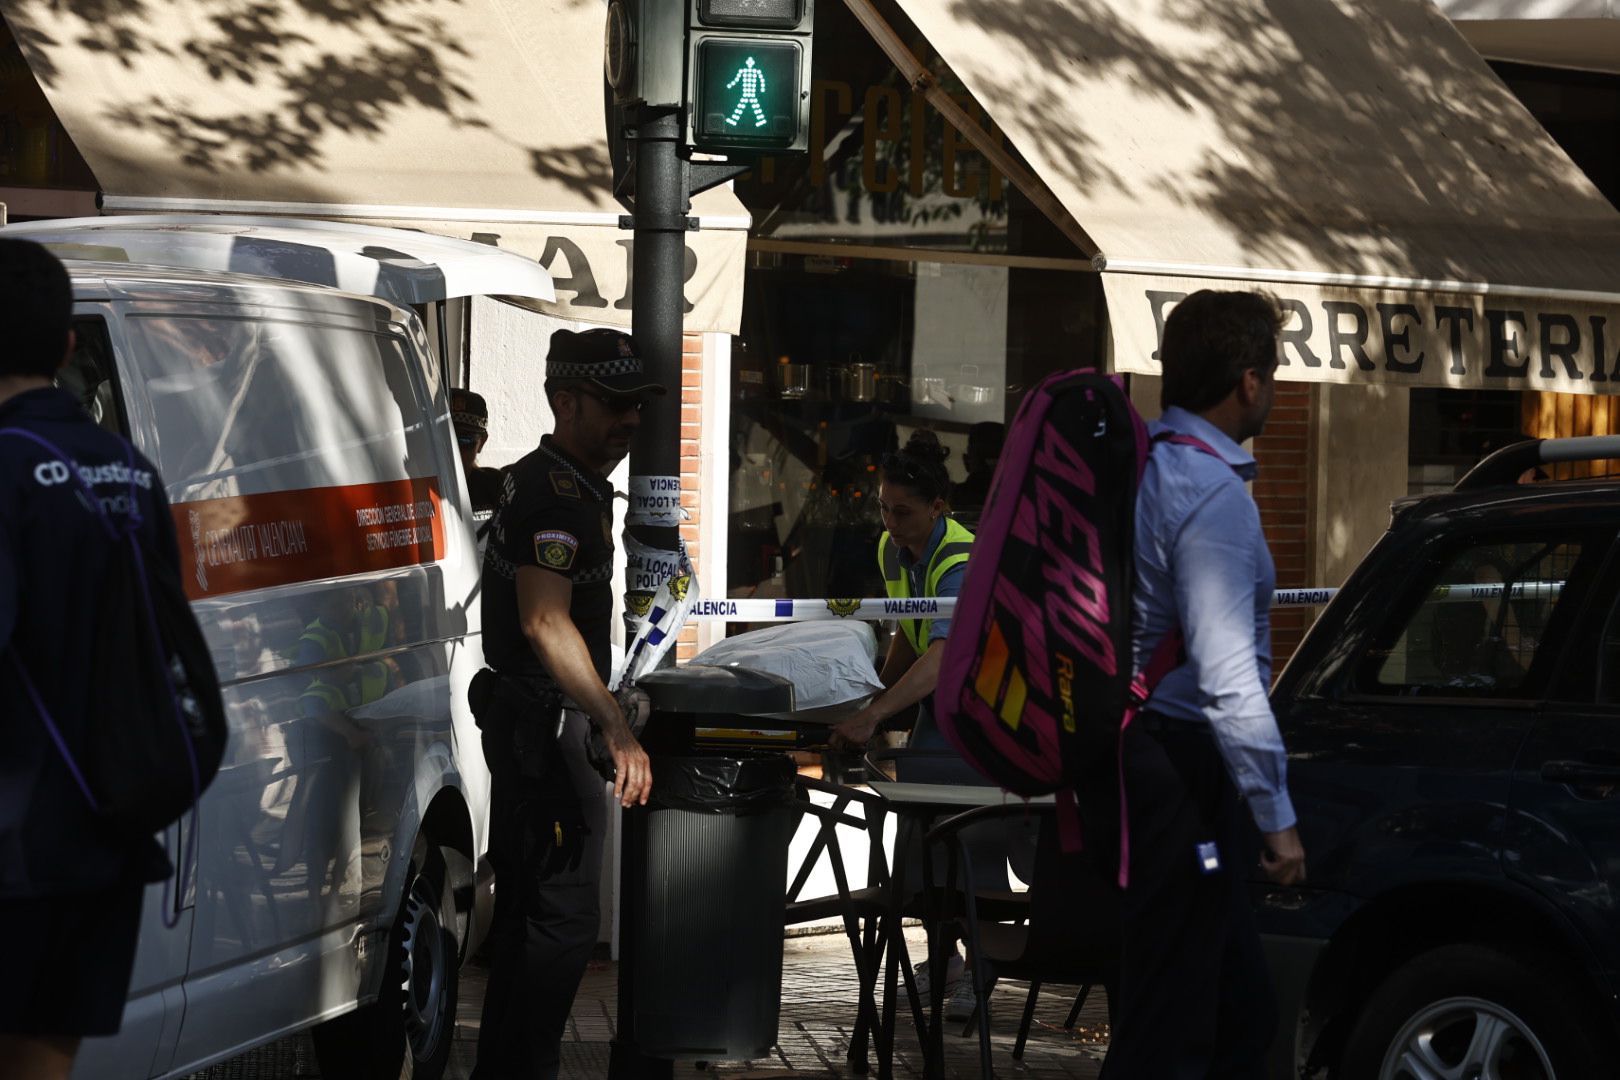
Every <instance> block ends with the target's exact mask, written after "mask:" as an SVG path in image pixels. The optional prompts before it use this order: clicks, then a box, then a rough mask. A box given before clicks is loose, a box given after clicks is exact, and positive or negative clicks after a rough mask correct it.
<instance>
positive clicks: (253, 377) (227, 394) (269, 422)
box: [128, 315, 437, 503]
mask: <svg viewBox="0 0 1620 1080" xmlns="http://www.w3.org/2000/svg"><path fill="white" fill-rule="evenodd" d="M128 325H129V332H130V335H131V338H132V339H133V341H134V344H135V349H134V352H135V361H136V366H137V367H139V368H140V369H141V374H142V376H143V382H144V385H145V389H146V393H147V395H148V397H149V398H150V400H151V405H152V409H153V412H154V414H155V418H156V422H157V423H156V427H157V458H158V462H157V463H158V467H159V468H160V469H161V470H162V473H163V478H164V480H165V481H166V482H167V484H168V489H169V498H170V499H171V500H172V501H174V502H177V503H180V502H190V501H195V500H201V499H213V498H222V497H226V496H236V495H257V494H262V493H265V492H276V491H297V490H302V489H307V488H321V487H337V486H343V485H350V484H365V483H376V482H380V481H391V480H404V479H409V478H413V477H422V476H431V475H433V474H434V473H435V472H436V469H437V463H436V461H435V458H434V456H433V444H432V440H431V436H430V427H429V424H428V422H427V416H426V413H425V410H424V409H423V408H422V406H421V402H420V399H419V397H418V394H417V391H416V388H415V384H414V382H413V380H412V378H411V373H410V368H409V360H408V357H407V355H406V352H405V349H404V346H403V343H402V342H401V341H400V340H399V339H397V338H394V337H391V336H388V335H386V334H379V333H374V332H371V331H368V330H360V329H353V328H345V327H337V326H322V325H314V324H310V323H300V322H292V321H272V320H266V319H248V318H242V317H227V316H219V317H215V316H207V317H202V316H192V315H164V316H132V317H131V318H130V320H129V323H128Z"/></svg>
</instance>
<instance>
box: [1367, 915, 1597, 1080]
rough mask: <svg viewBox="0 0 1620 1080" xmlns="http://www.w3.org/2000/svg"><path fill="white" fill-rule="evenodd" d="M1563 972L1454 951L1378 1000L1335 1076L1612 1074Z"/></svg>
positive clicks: (1545, 961)
mask: <svg viewBox="0 0 1620 1080" xmlns="http://www.w3.org/2000/svg"><path fill="white" fill-rule="evenodd" d="M1558 970H1559V969H1558V966H1557V964H1555V963H1553V962H1552V961H1551V959H1550V958H1547V957H1542V958H1540V962H1536V961H1534V960H1531V959H1528V958H1520V957H1516V956H1513V955H1510V954H1508V953H1505V952H1501V951H1499V950H1497V949H1493V948H1489V947H1487V946H1483V945H1448V946H1446V947H1445V948H1441V949H1435V950H1433V951H1431V952H1426V953H1424V954H1422V955H1421V956H1419V957H1417V958H1416V959H1415V960H1412V961H1411V962H1410V963H1408V964H1406V965H1405V966H1404V967H1401V968H1399V969H1397V970H1396V972H1395V973H1394V974H1393V975H1391V976H1390V977H1389V978H1388V979H1386V980H1385V981H1384V983H1383V984H1382V985H1381V986H1379V987H1378V989H1377V990H1376V991H1374V992H1373V995H1372V997H1371V999H1370V1000H1369V1001H1368V1003H1367V1007H1366V1008H1365V1009H1364V1010H1363V1011H1362V1014H1361V1017H1360V1019H1358V1020H1357V1021H1356V1025H1355V1027H1354V1028H1352V1029H1351V1032H1350V1037H1349V1039H1348V1040H1347V1041H1346V1043H1345V1050H1344V1058H1343V1060H1342V1062H1341V1063H1340V1066H1339V1068H1338V1070H1337V1071H1336V1074H1335V1075H1337V1076H1340V1077H1345V1078H1349V1077H1357V1078H1359V1077H1368V1078H1371V1077H1377V1078H1378V1080H1453V1078H1455V1080H1477V1078H1480V1077H1503V1078H1510V1080H1555V1078H1559V1077H1563V1078H1566V1080H1583V1078H1585V1077H1589V1076H1599V1075H1606V1074H1605V1073H1604V1070H1603V1067H1602V1065H1601V1062H1602V1061H1603V1058H1602V1057H1601V1056H1600V1055H1599V1053H1598V1048H1597V1047H1596V1046H1595V1045H1593V1043H1592V1040H1591V1038H1590V1037H1589V1036H1588V1034H1587V1026H1586V1025H1585V1024H1584V1023H1583V1019H1584V1017H1585V1016H1586V1012H1587V1010H1586V1007H1585V1005H1584V1003H1583V1002H1582V1001H1581V1000H1580V999H1579V998H1578V997H1577V996H1576V995H1574V994H1573V993H1571V992H1570V990H1569V989H1568V988H1567V987H1566V986H1565V985H1563V983H1561V982H1560V981H1559V980H1557V979H1556V978H1555V977H1551V975H1550V973H1556V972H1557V971H1558Z"/></svg>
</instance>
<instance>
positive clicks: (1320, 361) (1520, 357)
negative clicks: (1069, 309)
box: [1103, 274, 1620, 394]
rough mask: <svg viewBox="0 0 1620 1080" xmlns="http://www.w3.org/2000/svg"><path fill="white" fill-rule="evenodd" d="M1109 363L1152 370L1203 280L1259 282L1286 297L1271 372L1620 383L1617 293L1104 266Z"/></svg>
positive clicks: (1298, 377) (1578, 386)
mask: <svg viewBox="0 0 1620 1080" xmlns="http://www.w3.org/2000/svg"><path fill="white" fill-rule="evenodd" d="M1103 282H1104V286H1105V288H1106V290H1107V293H1108V301H1109V312H1110V316H1111V318H1112V319H1113V324H1114V356H1115V366H1116V368H1117V369H1118V370H1120V371H1126V372H1140V373H1144V374H1157V373H1158V371H1159V345H1160V343H1161V342H1162V340H1163V336H1164V322H1165V318H1166V317H1167V316H1168V315H1169V313H1170V311H1171V309H1173V308H1174V307H1175V305H1176V304H1177V303H1179V302H1180V301H1181V300H1182V299H1184V298H1185V297H1186V296H1187V295H1188V294H1189V293H1191V292H1193V291H1195V290H1197V289H1201V288H1212V289H1255V288H1259V289H1264V290H1265V291H1267V292H1269V293H1271V294H1272V295H1273V296H1275V297H1276V298H1277V301H1278V303H1279V304H1280V305H1281V307H1282V309H1283V315H1284V323H1283V329H1282V333H1281V335H1280V336H1281V342H1282V350H1281V356H1280V359H1279V364H1278V369H1277V375H1278V378H1281V379H1286V380H1291V381H1301V382H1336V383H1399V384H1405V385H1411V386H1453V387H1477V388H1496V389H1540V390H1561V391H1566V392H1578V393H1589V394H1590V393H1615V392H1620V305H1603V304H1581V303H1566V302H1562V301H1560V300H1558V299H1556V298H1553V299H1543V298H1539V297H1519V296H1513V297H1505V296H1492V295H1488V294H1487V295H1478V294H1466V293H1440V292H1416V291H1400V290H1366V289H1338V288H1331V287H1325V286H1323V287H1319V286H1311V285H1294V284H1274V283H1267V282H1258V283H1255V282H1239V281H1213V280H1202V279H1193V278H1167V277H1157V276H1144V275H1133V274H1104V275H1103Z"/></svg>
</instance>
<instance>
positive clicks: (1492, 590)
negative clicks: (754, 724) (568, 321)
mask: <svg viewBox="0 0 1620 1080" xmlns="http://www.w3.org/2000/svg"><path fill="white" fill-rule="evenodd" d="M1563 589H1564V583H1563V582H1562V581H1521V582H1517V583H1515V584H1514V585H1513V586H1512V587H1511V593H1510V595H1509V597H1508V598H1509V599H1510V600H1551V599H1556V598H1557V597H1558V595H1559V594H1560V593H1561V592H1563ZM1508 590H1509V587H1508V586H1506V585H1504V584H1502V583H1501V582H1499V581H1498V582H1466V583H1457V584H1451V585H1436V586H1435V587H1434V589H1433V591H1432V592H1430V594H1429V599H1430V600H1431V601H1438V602H1441V603H1460V602H1463V601H1468V600H1492V599H1497V598H1499V597H1501V596H1502V594H1503V593H1504V592H1507V591H1508ZM1338 594H1339V590H1338V589H1278V590H1277V591H1276V592H1275V593H1274V594H1272V598H1271V606H1272V607H1320V606H1321V605H1323V604H1326V603H1327V602H1328V601H1329V600H1332V599H1333V598H1334V597H1335V596H1337V595H1338ZM955 611H956V597H954V596H942V597H939V598H937V599H925V598H914V599H905V600H896V599H893V598H884V599H864V600H829V599H809V600H802V599H801V600H763V599H759V598H751V599H742V600H699V601H697V603H695V604H694V605H693V606H692V613H691V615H690V616H688V617H689V618H693V619H702V620H705V621H708V622H745V623H766V622H815V621H831V620H838V619H855V620H857V621H864V622H882V621H884V620H886V619H948V618H950V617H951V615H952V614H953V613H955Z"/></svg>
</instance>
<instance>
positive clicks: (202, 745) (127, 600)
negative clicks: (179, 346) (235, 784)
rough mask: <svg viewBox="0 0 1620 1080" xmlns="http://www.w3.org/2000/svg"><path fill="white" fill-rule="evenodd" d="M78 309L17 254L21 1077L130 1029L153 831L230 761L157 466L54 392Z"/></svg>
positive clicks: (11, 507)
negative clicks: (127, 1005)
mask: <svg viewBox="0 0 1620 1080" xmlns="http://www.w3.org/2000/svg"><path fill="white" fill-rule="evenodd" d="M72 310H73V297H72V287H71V284H70V282H69V279H68V275H67V272H66V270H65V269H64V268H63V266H62V264H61V263H60V262H58V261H57V260H56V258H55V257H54V256H53V255H51V254H50V253H49V252H47V251H46V250H45V249H44V248H43V247H40V246H39V245H37V244H34V243H31V242H28V241H22V240H10V239H6V240H0V317H3V320H4V325H5V328H6V333H7V339H8V340H7V345H6V348H5V349H4V350H0V923H3V924H4V925H5V926H7V927H9V928H10V933H9V934H8V939H7V943H6V946H5V954H4V960H3V961H0V1078H6V1080H9V1078H11V1077H28V1078H29V1080H55V1078H65V1077H67V1076H68V1074H69V1072H70V1071H71V1069H72V1067H73V1060H74V1057H75V1056H76V1054H77V1052H78V1045H79V1040H80V1039H81V1038H83V1037H86V1036H95V1035H108V1034H113V1033H115V1032H116V1031H117V1030H118V1028H119V1026H120V1022H121V1019H122V1016H123V1009H124V999H125V996H126V995H127V993H128V988H129V978H130V972H131V968H132V966H133V963H134V956H135V944H136V936H137V931H138V926H139V921H140V911H141V898H142V892H143V889H144V886H145V884H146V883H147V882H153V881H161V880H163V879H164V878H165V877H166V876H167V875H168V873H169V872H170V864H169V860H168V858H167V856H166V854H165V852H164V851H163V849H162V847H161V846H160V845H159V844H158V843H157V842H156V840H155V839H154V837H153V833H154V832H155V831H156V830H157V829H161V828H162V827H163V826H164V825H166V824H167V823H169V822H171V821H173V820H174V819H175V818H176V817H178V816H179V814H180V813H182V812H183V811H184V810H185V809H186V808H187V807H188V806H191V805H192V804H194V802H195V799H196V797H197V795H198V794H199V793H200V791H201V788H202V786H203V785H204V784H206V782H207V780H208V779H209V778H210V777H211V776H212V774H213V770H214V768H215V767H217V764H218V761H219V755H220V753H221V752H222V750H223V738H224V734H223V713H222V710H221V709H220V706H219V691H218V684H217V681H215V677H214V674H213V670H212V667H211V665H210V664H209V662H208V657H207V653H206V648H205V647H204V646H203V644H202V639H201V635H200V633H199V632H198V631H197V627H196V623H195V620H194V619H193V618H192V616H191V613H190V610H189V608H188V607H186V605H185V603H184V595H183V593H182V592H181V591H180V587H179V581H180V577H179V573H180V570H179V552H178V549H177V547H176V544H175V535H174V522H173V519H172V517H171V515H170V511H169V505H168V501H167V499H166V498H165V496H164V489H163V484H162V482H161V480H160V479H159V477H158V475H157V471H156V470H155V469H154V468H153V466H152V464H151V462H149V461H148V460H147V459H146V458H144V457H143V456H141V455H140V454H139V453H138V452H136V451H135V450H134V449H133V448H132V447H130V445H129V444H128V443H127V442H125V441H124V440H123V439H121V438H119V437H118V436H117V435H115V434H113V433H111V432H109V431H105V430H103V429H102V428H100V427H98V426H97V425H96V423H95V422H94V421H93V420H91V418H90V417H89V415H87V414H86V413H85V411H84V409H83V408H82V407H81V406H80V403H79V402H78V400H76V399H75V398H74V397H73V396H72V395H71V394H69V393H68V392H66V391H64V390H61V389H58V388H57V387H56V386H54V385H53V378H54V377H55V375H56V374H57V372H58V371H59V370H60V369H61V368H62V367H63V366H64V365H65V364H66V363H67V360H68V358H69V357H70V356H71V354H72V351H73V345H74V338H73V332H72V329H71V319H72ZM199 665H200V666H199ZM193 831H194V830H193ZM181 861H182V862H184V861H185V860H184V859H183V858H182V860H181Z"/></svg>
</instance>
